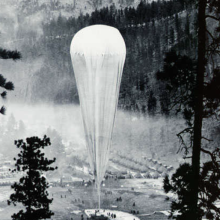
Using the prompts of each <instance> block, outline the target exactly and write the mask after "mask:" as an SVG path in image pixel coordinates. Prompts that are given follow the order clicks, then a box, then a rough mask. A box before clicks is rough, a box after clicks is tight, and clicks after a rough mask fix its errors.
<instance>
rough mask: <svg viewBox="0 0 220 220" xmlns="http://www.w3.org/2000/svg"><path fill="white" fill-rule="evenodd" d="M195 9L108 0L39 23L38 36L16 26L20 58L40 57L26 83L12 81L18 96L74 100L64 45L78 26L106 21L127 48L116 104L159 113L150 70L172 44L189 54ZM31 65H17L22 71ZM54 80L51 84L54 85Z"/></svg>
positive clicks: (154, 69) (178, 4) (192, 47)
mask: <svg viewBox="0 0 220 220" xmlns="http://www.w3.org/2000/svg"><path fill="white" fill-rule="evenodd" d="M195 17H196V14H195V11H194V10H193V8H185V6H184V4H182V1H180V0H172V1H158V2H152V3H151V4H148V3H146V2H145V1H141V2H140V4H139V5H138V6H137V8H133V7H126V8H125V9H117V8H116V7H115V6H114V4H113V5H111V7H105V8H102V9H100V10H95V11H94V12H93V13H92V14H91V15H89V14H86V15H82V14H81V15H80V16H79V17H78V18H75V17H74V16H72V17H69V18H66V17H65V16H62V14H60V15H59V17H58V18H57V19H53V20H51V21H50V22H47V21H46V22H44V23H43V24H42V30H43V32H42V35H41V36H40V37H39V36H38V35H37V34H36V33H34V32H33V31H31V32H28V33H27V32H24V31H23V29H22V28H21V29H19V28H18V32H17V36H18V38H19V39H21V40H20V41H19V45H20V48H19V49H20V50H21V52H22V54H24V58H23V61H24V62H26V61H27V62H29V63H32V64H33V66H34V63H35V62H36V60H39V58H40V59H41V62H40V64H39V65H38V68H37V70H36V71H34V72H33V74H32V75H31V77H29V78H28V83H26V85H25V86H24V82H22V84H20V85H18V86H17V88H19V89H20V96H21V97H22V98H23V99H25V101H28V102H38V101H41V102H42V101H43V102H54V103H78V94H77V88H76V84H75V81H74V74H73V69H72V64H71V60H70V54H69V48H70V43H71V40H72V37H73V36H74V34H75V33H76V32H77V31H78V30H80V29H81V28H83V27H86V26H88V25H93V24H106V25H110V26H114V27H116V28H118V29H119V30H120V32H121V34H122V35H123V37H124V39H125V43H126V47H127V57H126V63H125V67H124V71H123V78H122V84H121V89H120V99H119V106H120V107H121V108H122V109H126V110H132V111H136V112H140V113H145V112H147V111H148V110H149V112H151V113H152V114H155V113H156V112H160V97H159V92H158V90H159V89H158V85H159V82H158V81H157V80H156V77H155V73H156V72H157V71H158V70H159V69H160V68H161V67H162V65H163V59H164V54H165V53H166V52H167V51H169V50H171V49H172V48H175V50H176V51H177V53H178V52H181V54H186V55H190V57H194V56H195V52H196V47H197V46H196V45H197V42H196V37H195V31H194V30H195V29H196V24H197V22H196V19H195ZM29 71H32V67H31V66H30V65H29V66H28V65H26V66H24V67H23V73H25V72H26V73H27V75H28V72H29ZM54 85H56V86H54Z"/></svg>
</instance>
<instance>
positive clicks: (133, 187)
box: [0, 179, 170, 220]
mask: <svg viewBox="0 0 220 220" xmlns="http://www.w3.org/2000/svg"><path fill="white" fill-rule="evenodd" d="M48 191H49V194H50V197H52V198H53V199H54V200H53V203H52V205H51V209H52V210H53V211H54V213H55V215H54V216H53V217H52V218H51V219H54V220H59V219H60V220H61V219H62V220H67V219H68V220H71V218H72V219H74V220H78V219H81V214H83V215H84V219H86V216H85V214H84V210H85V209H92V208H97V207H98V204H97V193H96V189H95V187H94V185H92V186H89V187H85V186H82V185H81V186H80V185H78V186H65V187H61V186H53V187H51V188H49V189H48ZM106 192H111V193H108V194H107V193H106ZM11 193H12V190H11V189H10V186H2V187H1V188H0V216H1V218H0V219H1V220H9V219H11V218H10V216H11V215H12V214H13V213H15V212H17V211H18V210H20V209H21V208H22V206H21V205H18V206H16V207H14V206H12V205H11V206H8V205H7V199H8V198H9V196H10V194H11ZM119 197H121V199H122V201H116V200H117V198H119ZM166 197H167V195H166V194H164V192H163V190H162V179H157V180H153V179H124V180H114V179H110V180H108V181H106V182H105V186H103V187H102V193H101V208H103V209H113V210H120V211H125V212H131V211H135V213H137V212H138V213H139V214H135V215H137V216H139V218H140V219H141V220H144V219H146V220H147V219H154V217H155V216H147V215H146V214H151V213H153V212H155V211H162V210H169V208H170V202H169V201H167V200H166ZM134 203H135V206H134ZM77 211H78V213H77ZM157 219H166V218H164V216H163V215H162V214H159V217H157Z"/></svg>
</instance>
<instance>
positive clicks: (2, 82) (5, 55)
mask: <svg viewBox="0 0 220 220" xmlns="http://www.w3.org/2000/svg"><path fill="white" fill-rule="evenodd" d="M0 59H4V60H6V59H13V60H14V61H15V60H18V59H21V54H20V52H18V51H16V50H15V51H10V50H5V49H3V48H0ZM0 87H2V88H3V89H4V91H3V92H2V93H1V94H0V96H1V97H2V98H3V99H5V98H6V95H7V91H6V90H9V91H11V90H14V84H13V83H12V82H10V81H9V82H7V81H6V78H4V76H3V75H2V74H1V73H0ZM5 110H6V109H5V107H4V106H2V107H1V109H0V113H1V114H3V115H4V114H5Z"/></svg>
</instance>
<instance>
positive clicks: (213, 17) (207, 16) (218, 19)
mask: <svg viewBox="0 0 220 220" xmlns="http://www.w3.org/2000/svg"><path fill="white" fill-rule="evenodd" d="M205 18H211V19H214V20H216V21H220V18H216V17H215V16H212V15H206V16H205Z"/></svg>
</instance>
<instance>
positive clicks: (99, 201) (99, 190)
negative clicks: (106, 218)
mask: <svg viewBox="0 0 220 220" xmlns="http://www.w3.org/2000/svg"><path fill="white" fill-rule="evenodd" d="M97 191H98V205H99V209H100V208H101V185H100V184H98V186H97Z"/></svg>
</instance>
